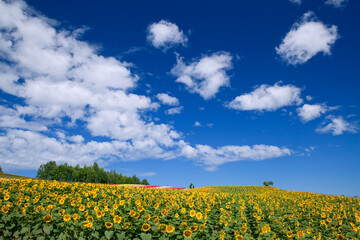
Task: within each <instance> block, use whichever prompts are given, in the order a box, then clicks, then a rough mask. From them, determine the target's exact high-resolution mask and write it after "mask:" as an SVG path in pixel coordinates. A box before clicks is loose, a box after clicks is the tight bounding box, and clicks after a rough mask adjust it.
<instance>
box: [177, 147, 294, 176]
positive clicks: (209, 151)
mask: <svg viewBox="0 0 360 240" xmlns="http://www.w3.org/2000/svg"><path fill="white" fill-rule="evenodd" d="M182 154H183V155H184V156H186V157H188V158H194V159H196V161H197V162H198V163H199V164H200V165H203V166H205V169H206V170H208V171H215V170H216V169H217V167H218V166H219V165H222V164H225V163H228V162H236V161H242V160H264V159H267V158H277V157H282V156H286V155H291V150H290V149H288V148H279V147H276V146H269V145H254V146H247V145H244V146H224V147H219V148H216V149H215V148H212V147H210V146H208V145H196V146H195V147H191V146H189V145H185V146H184V147H183V149H182Z"/></svg>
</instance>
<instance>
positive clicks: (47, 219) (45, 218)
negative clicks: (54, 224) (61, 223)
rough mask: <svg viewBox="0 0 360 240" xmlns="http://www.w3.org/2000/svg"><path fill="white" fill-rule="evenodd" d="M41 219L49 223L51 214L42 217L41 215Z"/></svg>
mask: <svg viewBox="0 0 360 240" xmlns="http://www.w3.org/2000/svg"><path fill="white" fill-rule="evenodd" d="M43 219H44V221H45V222H46V223H49V222H50V221H51V219H52V216H51V215H49V214H48V215H45V216H44V217H43Z"/></svg>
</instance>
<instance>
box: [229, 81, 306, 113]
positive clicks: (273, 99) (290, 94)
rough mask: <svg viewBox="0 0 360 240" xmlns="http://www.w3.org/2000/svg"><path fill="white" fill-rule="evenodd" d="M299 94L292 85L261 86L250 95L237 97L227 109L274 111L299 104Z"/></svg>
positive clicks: (300, 100)
mask: <svg viewBox="0 0 360 240" xmlns="http://www.w3.org/2000/svg"><path fill="white" fill-rule="evenodd" d="M300 93H301V89H300V88H297V87H295V86H293V85H283V86H281V85H279V84H278V83H276V84H275V85H274V86H270V85H266V84H263V85H261V86H260V87H258V88H256V89H255V90H254V91H252V92H251V93H246V94H243V95H240V96H237V97H236V98H235V99H234V100H233V101H231V102H230V103H229V104H228V107H229V108H233V109H236V110H258V111H263V110H265V111H275V110H276V109H278V108H281V107H285V106H290V105H295V104H296V105H299V104H301V103H302V99H301V98H300Z"/></svg>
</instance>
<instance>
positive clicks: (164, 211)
mask: <svg viewBox="0 0 360 240" xmlns="http://www.w3.org/2000/svg"><path fill="white" fill-rule="evenodd" d="M168 213H169V212H168V210H166V209H163V210H161V215H163V216H167V215H168Z"/></svg>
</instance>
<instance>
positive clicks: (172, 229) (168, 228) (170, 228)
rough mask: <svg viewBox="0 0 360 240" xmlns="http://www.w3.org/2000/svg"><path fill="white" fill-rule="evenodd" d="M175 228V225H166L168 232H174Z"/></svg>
mask: <svg viewBox="0 0 360 240" xmlns="http://www.w3.org/2000/svg"><path fill="white" fill-rule="evenodd" d="M174 230H175V227H173V226H171V225H169V226H167V227H166V232H167V233H172V232H173V231H174Z"/></svg>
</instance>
